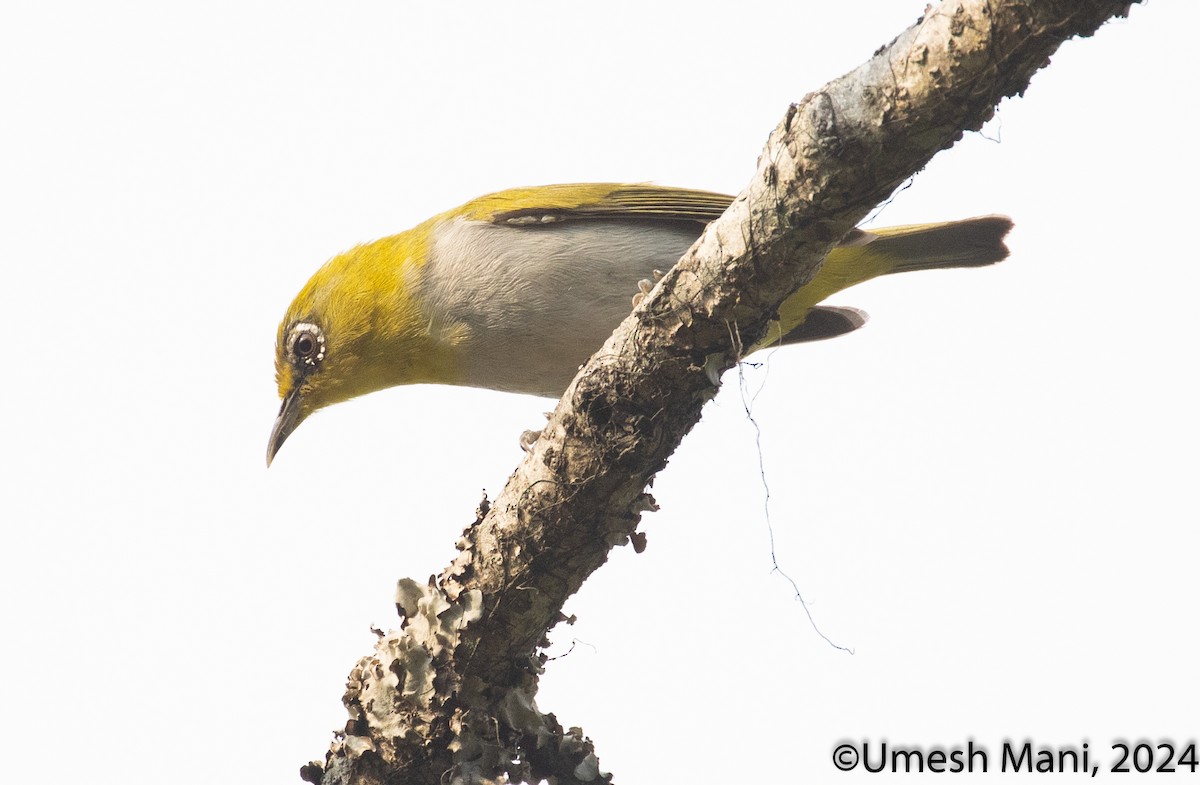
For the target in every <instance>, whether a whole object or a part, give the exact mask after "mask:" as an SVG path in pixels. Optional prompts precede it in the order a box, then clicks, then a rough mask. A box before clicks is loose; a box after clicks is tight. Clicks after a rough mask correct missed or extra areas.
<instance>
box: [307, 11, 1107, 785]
mask: <svg viewBox="0 0 1200 785" xmlns="http://www.w3.org/2000/svg"><path fill="white" fill-rule="evenodd" d="M1127 9H1128V3H1127V2H1125V1H1124V0H1105V1H1100V0H1087V1H1085V0H1059V1H1057V2H1055V1H1053V0H1025V1H1024V2H1020V1H1017V0H951V1H948V2H943V3H940V4H937V5H936V6H932V7H930V8H928V9H927V10H926V13H925V15H924V16H923V17H922V18H921V19H919V20H918V21H917V22H916V24H914V25H913V26H912V27H911V28H909V29H908V30H906V31H905V32H904V33H902V34H901V35H900V36H899V37H898V38H896V39H895V40H894V41H893V42H892V43H890V44H888V45H887V46H885V47H882V48H881V49H879V50H878V51H877V52H876V53H875V55H874V56H873V57H872V58H871V59H870V60H869V61H868V62H866V63H864V64H863V65H862V66H860V67H859V68H857V69H855V70H854V71H852V72H851V73H849V74H846V75H845V76H843V77H841V78H839V79H837V80H835V81H833V82H830V83H829V84H827V85H825V86H824V87H823V88H821V89H820V90H817V91H815V92H813V93H810V94H809V95H807V96H805V97H804V98H803V99H802V100H801V101H800V102H799V103H796V104H793V105H792V106H790V107H789V108H788V110H787V113H786V115H785V116H784V118H783V120H782V121H781V122H780V123H779V125H778V126H777V127H776V128H775V130H774V131H773V132H772V133H771V136H770V138H769V140H768V142H767V145H766V149H765V150H764V151H763V153H762V155H761V156H760V158H759V161H758V170H757V172H756V174H755V176H754V179H753V180H752V181H751V183H750V184H749V186H748V187H747V188H746V190H745V191H744V192H743V193H742V194H741V195H740V196H739V197H738V198H737V200H736V201H735V202H734V203H733V205H732V206H731V207H730V208H729V210H728V211H726V213H725V214H724V215H723V216H722V217H721V218H720V219H718V220H717V221H715V222H713V223H712V224H711V225H710V226H709V227H708V229H707V230H706V231H705V232H704V234H703V236H702V237H701V238H700V239H699V240H698V241H697V242H696V244H695V245H694V246H693V247H692V248H691V249H690V250H689V251H688V252H687V254H685V255H684V257H683V259H682V260H681V261H680V262H679V263H678V264H677V265H676V266H675V267H674V268H673V269H672V270H671V271H670V272H668V274H667V275H666V276H665V277H664V278H663V280H662V281H661V282H660V283H659V285H658V286H657V287H656V288H655V290H654V291H653V292H652V293H651V295H650V296H649V297H648V298H647V299H646V300H645V301H644V302H642V303H641V304H640V305H639V306H638V307H637V308H635V309H634V311H633V313H632V314H631V315H630V316H629V317H628V318H627V319H626V320H625V321H624V322H623V323H622V324H621V325H620V327H619V328H618V329H617V331H616V332H615V333H613V335H612V336H611V337H610V338H609V340H608V342H607V343H606V344H605V345H604V347H603V348H602V349H600V351H598V352H597V353H596V354H595V355H594V356H593V357H592V359H591V360H590V361H589V362H588V364H587V365H586V366H585V367H584V368H583V369H582V370H581V371H580V373H579V375H578V376H577V377H576V378H575V380H574V381H573V382H572V383H571V385H570V387H569V388H568V389H567V391H566V394H565V395H564V396H563V398H562V400H561V401H560V402H559V404H558V407H557V408H556V410H555V412H554V414H553V416H552V417H551V418H550V421H549V423H548V425H547V427H546V429H545V431H544V432H543V434H542V437H541V438H540V439H539V440H538V441H537V443H536V444H535V445H534V447H533V450H532V451H531V452H530V453H529V454H528V455H527V456H526V458H525V460H524V461H523V462H522V463H521V465H520V466H519V467H518V468H517V470H516V472H515V473H514V474H513V475H512V477H511V478H510V479H509V481H508V484H507V486H506V487H505V488H504V491H503V492H502V493H501V494H500V497H499V498H498V499H497V500H496V502H495V503H494V504H493V505H491V506H490V509H489V508H488V505H487V504H486V503H485V504H484V505H482V506H481V508H480V510H479V513H478V516H477V520H476V521H475V522H474V523H473V524H471V525H470V526H469V527H468V528H467V530H466V531H465V532H464V534H463V537H462V539H461V540H460V542H459V549H460V551H461V553H460V555H459V556H458V558H457V559H455V561H454V562H453V564H451V565H450V566H449V567H448V568H446V569H445V570H444V571H443V572H442V574H441V576H440V577H439V578H438V579H436V580H434V579H432V578H431V579H430V581H429V583H428V584H418V583H415V582H413V581H410V580H403V581H401V582H400V585H399V586H398V588H397V595H396V605H397V609H398V610H399V612H400V614H401V617H402V620H403V621H402V623H401V626H400V629H399V630H396V631H393V632H389V633H386V634H381V635H380V640H379V643H378V645H377V647H376V651H375V652H374V653H373V654H372V655H370V656H368V657H364V658H363V659H362V660H361V661H360V662H359V664H358V665H357V666H356V667H355V669H354V671H353V672H352V673H351V675H350V679H349V684H348V688H347V692H346V695H345V699H344V700H345V704H346V707H347V709H348V710H349V712H350V720H349V721H348V722H347V724H346V726H345V728H344V731H343V732H342V733H340V734H339V736H338V738H337V739H336V741H335V742H334V744H333V745H332V747H331V749H330V750H329V752H328V753H327V755H326V759H325V761H324V763H319V762H314V763H311V764H309V765H308V766H306V767H304V769H303V770H302V775H303V776H304V778H305V779H307V780H309V781H312V782H324V783H396V782H406V783H443V782H446V783H450V782H468V783H470V782H505V781H522V780H524V781H535V782H536V781H538V780H539V779H552V781H554V782H557V783H584V782H597V781H601V782H602V781H606V780H607V779H608V775H606V774H602V773H601V772H600V771H599V766H598V760H597V758H596V755H595V754H594V752H593V749H592V743H591V741H590V740H588V739H586V738H585V737H584V735H583V732H582V731H580V730H579V729H578V728H572V729H569V730H564V729H563V728H562V727H561V726H560V725H559V723H558V721H557V720H556V719H555V717H554V716H553V715H552V714H542V713H541V712H540V711H539V709H538V708H537V706H536V704H535V702H534V695H535V693H536V689H537V678H538V674H539V672H540V670H541V666H542V665H543V660H542V659H540V658H539V654H538V648H539V645H540V644H541V643H542V642H543V640H544V638H545V635H546V632H547V630H548V629H549V628H551V627H552V626H554V625H555V624H556V623H558V622H559V621H562V620H563V617H562V607H563V603H564V602H565V601H566V599H567V598H568V597H569V596H570V595H571V594H572V593H574V592H575V591H576V590H577V589H578V588H579V587H580V585H582V583H583V582H584V580H585V579H586V578H587V577H588V576H589V575H590V574H591V573H592V572H593V571H594V570H596V569H597V568H598V567H600V565H602V564H603V563H604V562H605V560H606V559H607V557H608V553H609V551H610V549H612V548H613V547H615V546H618V545H622V544H625V543H627V542H629V541H630V538H631V537H633V538H635V543H636V538H637V537H638V535H637V534H636V529H637V525H638V523H639V520H640V517H641V514H642V513H643V512H645V511H647V510H652V509H654V508H655V505H654V501H653V499H652V498H651V497H650V495H649V494H648V493H647V492H646V489H647V487H648V485H649V484H650V482H651V481H652V480H653V478H654V475H655V473H657V472H658V471H659V470H660V469H662V468H663V467H664V466H665V464H666V461H667V458H668V457H669V456H670V455H671V453H672V452H673V451H674V450H675V448H676V447H677V446H678V445H679V443H680V441H681V440H682V438H683V436H684V434H686V433H687V432H688V431H689V430H690V429H691V428H692V427H693V426H694V425H695V424H696V422H697V421H698V420H699V418H700V412H701V409H702V408H703V406H704V403H705V402H706V401H708V400H709V399H710V398H712V397H713V396H714V395H715V394H716V392H717V389H718V387H719V383H720V382H719V379H720V375H721V373H722V372H724V371H725V370H727V369H729V368H730V367H732V366H733V365H734V364H735V363H736V362H737V361H738V359H739V356H740V354H739V353H740V350H741V348H742V347H743V346H750V345H752V344H753V343H754V342H755V341H756V340H757V339H758V338H760V337H761V336H762V335H763V333H764V331H765V329H766V326H767V322H768V319H769V318H770V316H771V314H772V313H773V312H774V310H775V308H777V307H778V305H779V303H780V302H782V300H783V299H784V298H785V297H786V296H787V295H788V294H789V293H791V292H792V291H794V290H795V289H796V288H798V287H799V286H801V285H803V284H804V283H805V282H806V281H807V280H808V279H809V278H810V277H811V275H812V274H813V272H814V271H815V270H816V268H817V266H818V264H819V263H820V260H821V259H822V258H823V257H824V255H825V254H826V253H827V252H828V250H829V249H830V247H831V246H832V245H833V243H835V242H836V241H837V240H838V239H839V238H841V237H842V236H843V235H844V234H845V233H846V232H847V231H848V230H849V229H851V228H852V227H853V226H854V225H855V224H856V223H857V222H858V221H860V220H861V219H862V218H863V217H864V216H865V215H866V214H867V213H868V212H869V211H870V210H871V209H872V208H873V207H874V206H875V205H877V204H878V203H880V202H881V201H883V200H885V199H886V198H887V197H888V196H889V195H890V194H891V193H892V192H893V191H894V190H895V189H896V188H897V187H898V186H899V185H900V184H901V183H902V182H903V181H904V180H905V179H906V178H908V177H910V176H911V175H912V174H914V173H915V172H917V171H919V170H920V169H921V168H922V167H923V166H924V165H925V164H926V162H928V161H929V159H930V158H931V157H932V156H933V155H934V154H935V153H937V152H938V151H940V150H943V149H946V148H948V147H950V146H951V145H952V144H954V142H955V141H957V140H958V139H959V138H960V137H961V136H962V134H963V132H964V131H968V130H976V129H978V128H979V127H980V126H981V125H982V124H983V123H984V122H986V121H987V120H988V118H990V117H991V115H992V113H993V111H994V109H995V107H996V105H997V103H998V102H999V101H1000V100H1001V99H1002V98H1004V97H1006V96H1012V95H1018V94H1020V93H1022V92H1023V91H1024V90H1025V88H1026V87H1027V86H1028V84H1029V81H1030V79H1031V78H1032V76H1033V74H1034V73H1035V72H1037V70H1038V69H1040V68H1041V67H1043V66H1044V65H1046V64H1047V62H1048V58H1049V56H1050V55H1051V54H1052V53H1053V52H1054V51H1055V50H1056V49H1057V48H1058V46H1059V45H1060V44H1061V43H1062V42H1064V41H1065V40H1067V39H1069V38H1071V37H1073V36H1087V35H1090V34H1092V33H1093V32H1095V30H1096V29H1097V28H1098V27H1099V26H1100V25H1101V24H1103V23H1104V22H1105V21H1106V20H1107V19H1109V18H1111V17H1113V16H1118V15H1123V14H1124V13H1125V12H1126V11H1127Z"/></svg>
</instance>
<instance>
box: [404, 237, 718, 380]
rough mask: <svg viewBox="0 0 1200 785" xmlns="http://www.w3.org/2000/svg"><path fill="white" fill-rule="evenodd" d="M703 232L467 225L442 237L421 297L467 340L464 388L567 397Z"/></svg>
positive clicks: (425, 272) (425, 275)
mask: <svg viewBox="0 0 1200 785" xmlns="http://www.w3.org/2000/svg"><path fill="white" fill-rule="evenodd" d="M701 228H702V227H701V225H700V224H698V223H694V224H693V223H688V222H667V221H629V220H608V219H603V220H588V221H569V222H564V223H560V224H546V225H534V226H505V225H498V224H490V223H484V222H479V221H466V220H462V219H459V220H456V221H454V222H452V223H450V224H447V225H446V226H445V227H443V228H442V229H440V230H439V231H438V233H437V234H436V235H435V237H434V246H433V249H432V252H431V253H430V261H429V263H428V264H427V265H426V266H425V268H424V269H423V270H422V271H421V275H420V287H421V292H422V298H421V299H422V302H423V303H424V304H426V305H427V306H428V307H429V308H430V315H431V316H432V317H433V318H434V319H435V320H437V321H438V322H440V323H442V324H445V325H455V326H456V328H457V329H458V331H459V336H460V337H462V338H463V340H462V341H461V343H460V345H459V347H458V350H457V351H458V352H459V356H460V357H461V363H460V370H461V373H462V379H461V381H460V383H461V384H466V385H471V386H477V387H490V388H493V389H502V390H509V391H512V392H522V393H530V394H533V395H543V396H547V397H553V398H557V397H558V396H559V395H560V394H561V393H562V391H563V390H564V389H566V386H567V383H568V382H570V380H571V378H572V377H574V375H575V373H576V372H577V371H578V368H579V366H580V365H581V364H582V363H583V362H584V361H585V360H587V358H588V357H589V356H591V355H592V353H593V352H595V351H596V350H597V349H599V348H600V346H601V345H602V344H603V343H604V340H605V339H606V338H608V336H609V335H610V334H611V333H612V331H613V330H614V329H615V328H616V326H617V325H618V324H619V323H620V321H621V320H622V319H623V318H625V316H627V315H628V314H629V311H630V309H631V305H630V301H631V299H632V297H633V295H634V294H635V293H636V292H637V282H638V281H639V280H640V279H642V278H649V277H651V273H652V271H653V270H656V269H657V270H664V271H665V270H667V269H669V268H670V267H671V266H672V265H673V264H675V262H676V261H678V260H679V257H680V256H682V255H683V252H684V251H686V250H687V248H688V246H690V245H691V244H692V242H693V241H694V240H695V239H696V238H697V237H698V236H699V235H700V230H701Z"/></svg>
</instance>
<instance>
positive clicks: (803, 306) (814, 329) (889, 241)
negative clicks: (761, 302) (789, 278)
mask: <svg viewBox="0 0 1200 785" xmlns="http://www.w3.org/2000/svg"><path fill="white" fill-rule="evenodd" d="M1012 225H1013V224H1012V221H1011V220H1009V219H1008V218H1007V217H1005V216H1002V215H986V216H983V217H980V218H968V219H966V220H964V221H951V222H947V223H936V224H917V225H913V226H892V227H888V228H884V229H874V230H871V231H869V232H864V231H861V230H855V231H853V232H851V234H850V235H848V236H847V237H846V240H844V241H843V242H842V243H841V244H840V245H838V246H837V247H835V248H834V249H833V250H832V251H830V253H829V255H828V256H827V257H825V261H824V263H822V265H821V267H820V268H819V269H818V270H817V272H816V274H815V275H814V276H813V278H812V280H811V281H809V282H808V283H807V284H805V285H804V286H802V287H800V288H799V289H798V290H796V291H795V292H794V293H793V294H792V296H791V297H789V298H788V299H787V300H785V301H784V302H783V303H782V304H781V305H780V307H779V317H778V330H777V331H773V332H774V336H775V338H774V340H771V338H770V336H769V337H768V338H766V339H764V340H763V342H762V344H761V345H760V346H758V347H756V348H763V347H764V346H769V345H772V344H780V343H783V344H787V343H798V342H801V341H812V340H819V339H822V338H832V337H834V336H836V335H842V334H843V333H847V332H851V331H852V330H856V329H858V328H859V327H861V326H862V324H863V321H864V320H865V318H864V317H865V314H862V312H861V311H853V310H852V309H848V310H845V311H843V310H842V309H837V308H833V307H829V306H826V307H823V308H820V309H818V308H816V306H817V304H818V303H820V302H822V301H823V300H825V298H826V297H829V296H830V295H832V294H835V293H837V292H840V291H841V290H843V289H846V288H848V287H851V286H854V285H855V284H859V283H862V282H863V281H869V280H870V279H872V278H875V277H877V276H880V275H889V274H891V273H906V272H912V271H914V270H938V269H943V268H948V267H983V266H985V265H989V264H995V263H996V262H999V261H1000V260H1002V259H1004V258H1005V257H1007V256H1008V248H1007V247H1006V246H1005V245H1004V236H1005V235H1006V234H1008V231H1009V229H1011V228H1012ZM854 314H857V316H855V315H854ZM810 318H811V321H810ZM780 336H782V337H780Z"/></svg>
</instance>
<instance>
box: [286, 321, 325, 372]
mask: <svg viewBox="0 0 1200 785" xmlns="http://www.w3.org/2000/svg"><path fill="white" fill-rule="evenodd" d="M287 350H288V355H289V356H290V357H291V360H292V362H293V363H304V364H305V365H309V366H313V367H316V364H317V363H319V362H321V360H324V359H325V333H323V332H321V328H320V327H318V326H316V325H315V324H310V323H309V322H297V323H296V324H294V325H292V330H291V332H289V333H288V339H287Z"/></svg>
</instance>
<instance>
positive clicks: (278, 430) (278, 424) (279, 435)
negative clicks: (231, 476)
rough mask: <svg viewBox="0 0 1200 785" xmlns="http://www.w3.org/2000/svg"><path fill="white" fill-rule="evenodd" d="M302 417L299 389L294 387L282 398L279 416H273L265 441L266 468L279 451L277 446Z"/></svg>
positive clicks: (285, 438) (285, 439)
mask: <svg viewBox="0 0 1200 785" xmlns="http://www.w3.org/2000/svg"><path fill="white" fill-rule="evenodd" d="M302 419H304V418H303V417H301V416H300V390H299V388H296V389H293V390H292V391H291V392H290V393H288V394H287V397H286V398H284V399H283V405H282V406H280V407H279V416H278V417H276V418H275V425H274V427H272V428H271V439H270V441H268V442H267V468H270V466H271V461H273V460H274V459H275V453H277V452H279V448H280V447H282V446H283V443H284V442H285V441H287V437H288V436H290V435H291V433H292V431H294V430H296V426H298V425H299V424H300V421H301V420H302Z"/></svg>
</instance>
